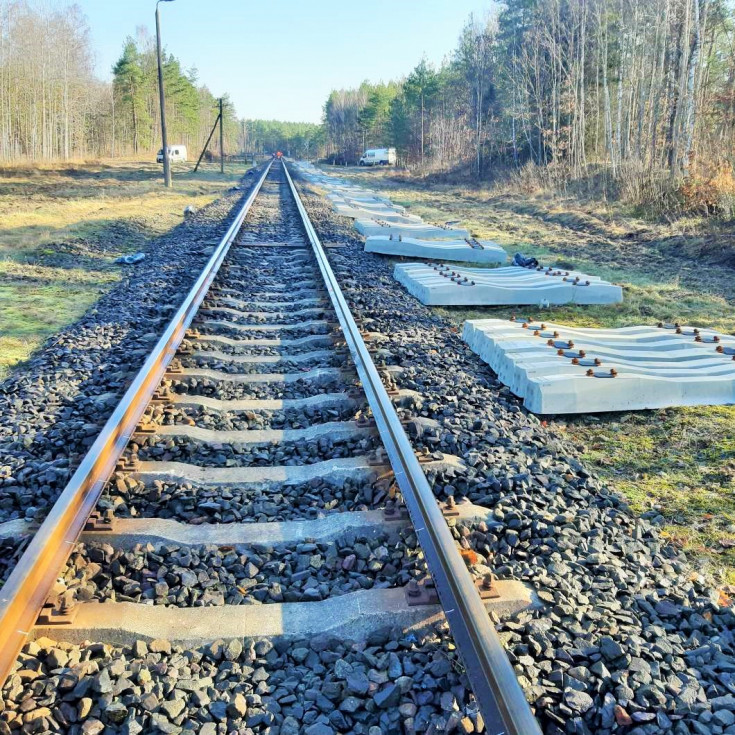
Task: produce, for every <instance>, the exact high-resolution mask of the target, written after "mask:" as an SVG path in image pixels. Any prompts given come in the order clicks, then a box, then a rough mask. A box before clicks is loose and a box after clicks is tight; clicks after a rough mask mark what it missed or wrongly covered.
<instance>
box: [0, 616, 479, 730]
mask: <svg viewBox="0 0 735 735" xmlns="http://www.w3.org/2000/svg"><path fill="white" fill-rule="evenodd" d="M450 640H451V639H450V638H449V637H448V635H447V631H446V629H445V628H441V627H438V628H437V629H436V630H435V631H434V630H432V631H429V632H427V633H418V632H417V633H413V632H412V633H404V632H403V631H401V630H390V629H383V630H380V631H377V632H376V633H374V634H372V635H371V636H370V637H369V638H368V640H367V641H365V642H353V641H349V640H338V639H336V638H332V637H328V636H315V637H313V638H311V639H310V640H275V641H271V640H269V639H262V640H257V641H251V640H245V641H241V640H233V641H230V642H227V643H224V642H222V641H219V642H215V643H213V644H212V645H210V646H207V647H205V648H202V649H199V650H195V651H192V650H187V649H183V648H181V647H180V646H176V645H174V646H172V645H171V643H170V642H168V641H164V640H154V641H151V642H148V643H146V642H144V641H138V642H136V643H135V644H134V645H133V646H131V647H125V648H119V647H111V646H108V645H104V644H101V643H91V644H86V645H83V646H73V645H71V644H65V643H59V644H56V643H54V642H53V641H51V640H49V639H40V640H38V641H35V642H31V643H28V644H26V646H25V648H24V652H23V653H22V654H21V663H20V668H19V669H18V671H16V673H15V674H13V675H12V676H11V678H10V680H9V682H8V685H7V686H6V688H5V689H4V691H3V700H2V701H0V704H3V705H4V707H3V709H4V712H3V717H2V720H0V733H3V734H5V735H7V734H8V733H11V732H22V731H25V732H61V733H83V735H96V734H97V733H101V732H103V731H104V732H105V733H124V734H125V735H138V734H139V733H172V734H177V733H181V732H185V733H186V732H193V733H200V735H217V734H218V733H262V734H263V735H265V734H266V733H269V734H270V735H275V734H276V733H278V734H279V735H337V734H338V733H354V734H355V735H399V734H401V733H426V734H427V735H439V733H451V732H454V733H465V734H469V733H480V732H483V730H484V724H483V720H482V716H481V715H480V714H479V711H478V708H477V703H476V702H475V701H474V697H473V696H472V694H471V692H470V690H469V688H468V686H467V682H466V680H465V678H464V676H463V675H462V674H461V664H460V662H459V661H458V659H457V653H456V651H455V650H454V647H453V646H452V645H451V644H450V643H449V641H450ZM60 695H61V696H60ZM21 727H22V728H24V730H21V729H20V728H21ZM11 728H12V729H11Z"/></svg>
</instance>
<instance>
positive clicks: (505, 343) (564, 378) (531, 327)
mask: <svg viewBox="0 0 735 735" xmlns="http://www.w3.org/2000/svg"><path fill="white" fill-rule="evenodd" d="M462 336H463V339H464V341H465V342H466V343H467V344H468V345H469V346H470V348H471V349H472V350H473V352H475V353H476V354H478V355H479V356H480V357H481V358H482V359H483V360H484V361H485V362H486V363H487V364H488V365H490V367H491V368H492V369H493V370H494V371H495V372H496V373H497V374H498V378H499V379H500V380H501V382H503V383H504V384H505V385H507V386H508V387H509V388H510V390H511V391H512V392H513V393H515V394H516V395H517V396H519V397H521V398H523V402H524V405H525V406H526V408H527V409H528V410H529V411H532V412H534V413H540V414H575V413H598V412H602V411H630V410H641V409H649V408H666V407H670V406H694V405H722V404H731V403H735V337H732V336H728V335H721V334H717V333H716V332H713V331H712V330H705V329H696V328H691V327H681V326H679V325H677V324H660V325H659V326H636V327H623V328H620V329H581V328H574V327H567V326H564V325H560V324H551V323H543V322H541V321H540V320H533V319H526V320H523V319H515V320H510V321H507V320H501V319H478V320H470V321H467V322H465V325H464V331H463V334H462Z"/></svg>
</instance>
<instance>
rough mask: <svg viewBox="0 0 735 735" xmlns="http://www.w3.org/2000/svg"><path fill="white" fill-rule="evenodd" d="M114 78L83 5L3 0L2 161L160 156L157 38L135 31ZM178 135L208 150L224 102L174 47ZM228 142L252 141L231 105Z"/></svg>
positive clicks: (169, 97) (173, 106)
mask: <svg viewBox="0 0 735 735" xmlns="http://www.w3.org/2000/svg"><path fill="white" fill-rule="evenodd" d="M112 71H113V79H112V81H111V82H103V81H100V80H99V79H98V78H97V77H96V76H95V74H94V70H93V49H92V46H91V42H90V37H89V30H88V27H87V22H86V19H85V17H84V15H83V14H82V13H81V12H80V10H79V9H78V8H77V6H74V5H72V6H71V7H69V8H64V9H62V10H55V9H53V8H51V7H49V6H43V5H39V6H36V5H30V4H28V3H26V2H24V1H22V0H18V1H16V0H0V160H2V161H6V162H13V161H20V160H32V161H42V160H46V161H50V160H57V159H63V160H69V159H75V158H76V159H79V158H88V157H107V156H110V157H116V156H124V155H137V154H142V153H146V154H148V153H151V152H153V151H154V150H157V149H158V148H160V112H159V103H158V78H157V63H156V51H155V37H151V36H150V35H149V34H148V33H147V32H146V31H145V30H142V29H139V30H138V32H137V33H136V34H135V36H134V37H130V38H128V40H127V41H126V43H125V45H124V48H123V49H122V50H121V53H120V57H119V60H118V61H117V63H116V64H115V66H114V69H113V70H112ZM163 73H164V87H165V89H166V120H167V123H168V128H169V140H170V141H173V142H176V143H183V144H184V145H186V146H187V147H188V148H189V149H190V150H191V151H193V152H198V151H199V150H200V149H201V147H202V146H203V145H204V143H205V141H206V139H207V136H208V135H209V132H210V130H211V127H212V125H213V124H214V121H215V119H216V117H217V114H218V101H217V99H216V98H215V97H214V95H213V94H212V93H211V92H210V91H209V89H207V87H205V86H202V85H200V84H199V83H198V80H197V74H196V70H194V69H189V70H185V69H182V68H181V64H180V63H179V61H178V60H177V59H176V58H175V57H174V56H173V55H171V54H168V53H166V52H165V50H164V60H163ZM224 117H225V127H224V130H225V149H226V151H228V152H232V153H234V152H236V151H239V150H241V148H242V134H243V133H242V125H241V123H240V121H238V119H237V118H236V115H235V111H234V108H233V107H232V105H231V104H229V102H228V101H227V100H226V104H225V115H224Z"/></svg>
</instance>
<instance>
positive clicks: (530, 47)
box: [324, 0, 735, 186]
mask: <svg viewBox="0 0 735 735" xmlns="http://www.w3.org/2000/svg"><path fill="white" fill-rule="evenodd" d="M734 50H735V12H734V11H733V7H732V5H731V4H730V3H728V2H727V1H726V0H513V2H508V3H507V4H506V5H505V6H501V10H500V12H498V13H497V14H495V15H493V16H488V17H485V18H482V19H479V18H477V17H476V16H471V17H470V18H469V20H468V21H467V23H466V25H465V27H464V28H463V30H462V32H461V34H460V37H459V39H458V42H457V45H456V47H455V49H454V51H453V52H452V54H451V55H450V57H449V58H448V59H447V60H446V62H445V63H443V64H442V65H441V66H440V67H439V68H435V67H434V66H432V65H431V64H429V63H428V62H427V61H426V60H425V59H423V60H420V61H419V63H418V64H417V65H416V67H415V68H414V69H413V70H412V71H411V72H410V73H409V74H408V75H407V76H406V77H405V78H404V79H401V80H399V81H396V82H391V83H389V84H383V83H381V84H371V83H369V82H365V83H363V84H361V85H360V86H359V87H358V88H356V89H346V90H335V91H333V92H332V93H331V94H330V95H329V98H328V99H327V101H326V104H325V107H324V126H325V134H326V147H327V151H326V153H327V155H328V156H329V157H330V158H331V160H334V161H346V162H354V161H355V160H356V158H357V156H358V155H359V153H360V152H361V150H362V149H364V148H366V147H369V146H381V147H382V146H388V145H392V146H395V147H396V148H397V149H398V151H399V155H400V157H401V159H402V160H403V161H404V162H405V163H409V164H413V165H423V166H424V167H426V168H434V169H450V168H453V169H457V168H460V169H461V168H464V169H466V170H468V171H472V172H474V174H475V175H477V176H485V175H488V174H491V173H492V172H493V171H495V170H497V169H498V168H499V167H505V168H507V167H519V168H520V167H522V166H524V165H525V164H529V163H530V164H536V165H537V167H538V168H541V169H543V170H544V171H545V172H546V174H547V175H549V176H553V177H556V178H559V179H562V180H567V179H570V178H574V177H578V176H580V175H582V174H583V173H586V174H589V173H590V171H591V170H604V171H605V172H606V174H609V175H611V176H612V177H613V178H622V177H625V178H626V179H627V180H629V181H634V182H637V185H639V186H645V185H646V182H650V181H651V180H653V179H654V178H656V177H658V178H660V176H661V174H662V173H664V174H667V175H669V176H670V177H674V178H677V177H679V178H680V177H686V176H687V175H689V174H690V173H691V172H692V167H693V166H699V167H700V170H702V169H708V170H709V171H712V170H714V169H717V168H718V167H721V166H731V164H732V157H733V143H735V139H734V138H735V54H733V51H734Z"/></svg>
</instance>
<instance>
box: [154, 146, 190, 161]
mask: <svg viewBox="0 0 735 735" xmlns="http://www.w3.org/2000/svg"><path fill="white" fill-rule="evenodd" d="M168 160H169V161H186V160H187V159H186V146H185V145H170V146H168ZM156 163H163V148H161V150H159V151H158V154H157V155H156Z"/></svg>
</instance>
